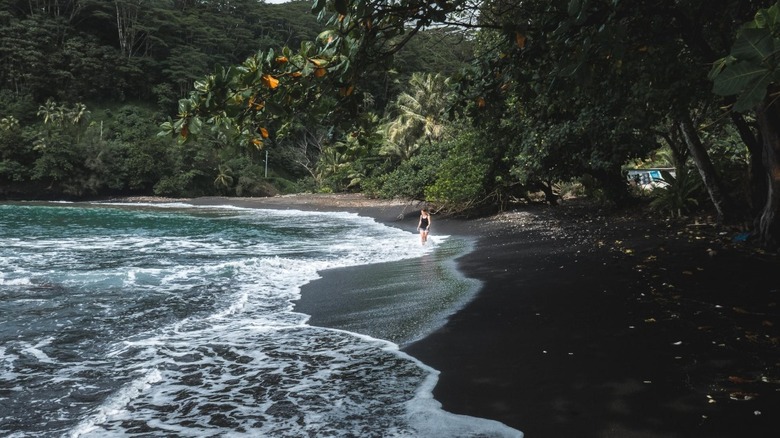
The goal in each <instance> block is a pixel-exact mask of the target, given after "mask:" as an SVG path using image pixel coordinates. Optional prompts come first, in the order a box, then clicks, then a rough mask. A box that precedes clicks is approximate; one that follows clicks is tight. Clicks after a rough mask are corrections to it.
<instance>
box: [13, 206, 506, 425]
mask: <svg viewBox="0 0 780 438" xmlns="http://www.w3.org/2000/svg"><path fill="white" fill-rule="evenodd" d="M104 205H105V204H104ZM113 205H115V206H121V207H122V208H125V207H126V208H128V209H129V210H131V211H135V210H134V209H136V208H138V204H132V205H129V206H128V205H120V204H113ZM60 208H62V207H60ZM107 208H112V207H107ZM143 208H145V209H146V210H145V211H144V212H143V213H133V216H132V219H133V220H135V221H141V222H139V223H140V224H141V225H139V226H141V227H146V226H147V225H145V222H143V221H142V219H143V220H146V221H148V222H149V223H150V224H152V225H148V226H149V227H157V225H158V223H159V222H161V221H162V222H165V221H177V220H180V218H179V216H178V215H179V214H184V215H193V217H192V219H191V222H189V223H188V224H187V226H189V227H192V228H194V229H196V231H191V232H188V231H187V230H181V231H180V230H179V229H178V228H175V227H170V228H169V230H173V231H169V232H167V233H165V232H160V231H158V230H157V228H149V229H147V228H142V230H141V231H142V232H138V231H134V229H132V228H131V227H129V226H128V228H127V229H123V230H122V231H121V232H113V231H111V230H107V231H106V232H105V233H100V232H94V233H93V232H85V233H83V234H82V235H79V236H78V237H77V238H76V237H67V236H66V237H58V238H49V237H47V236H43V235H42V236H40V237H39V238H36V239H34V240H33V239H31V240H30V241H28V242H25V243H24V244H20V248H21V249H22V250H23V252H27V253H28V254H27V256H25V258H23V259H18V260H16V261H12V262H11V263H13V264H14V265H16V266H17V267H16V268H13V267H9V268H8V269H21V266H28V267H26V268H24V269H28V270H29V272H27V273H24V274H18V275H20V277H19V278H22V277H21V275H23V276H24V277H23V278H29V279H31V281H33V282H37V283H39V284H51V288H45V289H42V290H41V291H40V293H41V294H42V298H43V299H45V300H46V301H44V302H42V303H41V305H48V306H50V307H51V310H48V312H50V313H51V312H60V313H58V314H57V318H56V319H55V320H53V321H52V322H51V324H52V326H54V327H57V329H56V331H55V332H54V333H56V334H55V335H53V336H54V338H53V337H51V336H49V337H43V338H42V337H41V336H38V337H36V338H35V339H46V341H45V342H44V341H13V342H12V343H10V344H9V345H8V348H5V347H4V349H3V350H0V359H2V362H1V363H2V364H3V368H2V369H3V375H4V377H7V378H9V379H10V378H14V377H16V376H18V374H19V373H18V366H19V364H18V362H19V361H20V360H22V359H24V357H23V356H24V355H26V356H29V357H33V358H35V359H36V360H37V361H38V362H40V363H42V364H46V365H47V367H48V368H46V367H43V368H41V370H40V371H36V372H39V373H40V374H39V376H40V379H41V381H49V382H51V381H57V382H60V384H61V385H63V386H65V387H67V385H69V384H70V385H73V387H74V388H76V389H77V391H74V393H77V395H79V397H81V398H76V399H74V398H73V395H69V394H68V393H67V392H66V393H64V394H56V395H54V399H55V400H56V401H57V402H58V403H62V405H63V408H62V411H60V412H59V413H57V414H56V417H57V418H60V419H62V418H69V417H68V416H69V415H72V414H71V413H70V412H81V414H80V415H79V416H78V417H77V419H78V421H76V422H75V423H73V425H71V426H70V427H69V428H68V431H67V433H68V434H69V435H70V436H74V437H76V436H78V437H85V438H86V437H91V436H99V437H104V436H126V435H127V434H129V433H130V432H129V431H128V429H127V428H128V427H131V428H132V427H135V426H133V425H139V424H142V425H143V428H144V429H148V430H149V432H148V435H164V434H173V435H181V436H203V435H226V434H228V435H231V436H252V437H254V436H275V437H276V436H295V437H297V436H302V435H304V436H305V435H307V434H311V433H319V434H322V435H327V436H338V435H352V436H361V437H372V436H377V437H378V436H381V437H383V438H384V437H392V436H398V437H415V436H418V437H428V436H442V435H435V434H433V435H431V434H432V433H434V431H437V430H446V431H448V435H447V436H452V437H460V436H472V437H473V436H520V435H517V433H514V432H516V431H512V430H511V429H509V428H506V427H503V426H502V425H500V424H498V423H495V422H490V421H485V420H480V419H475V418H470V417H463V416H456V415H453V414H448V413H446V412H444V411H442V410H441V406H440V405H439V404H438V402H436V401H435V400H433V398H432V395H431V391H432V388H433V385H434V384H435V381H436V371H435V370H432V369H430V368H429V367H427V366H425V365H423V364H421V363H420V362H418V361H416V360H415V359H413V358H411V357H409V356H407V355H405V354H403V353H401V352H400V351H399V350H398V347H397V346H396V345H395V344H391V343H389V342H387V341H381V340H378V339H373V338H370V337H368V336H361V335H357V334H354V333H349V332H344V331H338V330H328V329H322V328H316V327H311V326H308V325H307V324H306V321H307V320H308V316H307V315H303V314H300V313H296V312H293V304H292V302H293V301H294V300H296V299H298V298H300V287H301V286H302V285H304V284H306V283H308V282H310V281H312V280H314V279H316V278H318V277H319V272H320V271H322V270H325V269H330V268H338V267H346V266H355V265H361V264H367V263H378V262H389V261H396V260H401V259H406V258H412V257H420V256H422V255H425V254H427V253H429V252H430V251H432V247H433V246H435V244H438V243H441V242H442V241H443V240H444V239H446V237H444V236H436V238H432V239H431V240H430V242H431V243H432V244H433V245H427V246H422V245H420V244H419V237H418V236H417V235H416V234H414V233H409V232H406V231H402V230H399V229H396V228H389V227H386V226H384V225H381V224H379V223H377V222H376V221H374V220H373V219H370V218H365V217H361V216H358V215H356V214H353V213H321V212H298V211H289V210H284V211H282V210H255V209H243V208H238V207H229V208H226V207H224V206H210V207H197V208H193V207H191V206H189V205H186V204H179V203H174V204H166V205H161V204H149V205H145V206H143ZM159 209H163V210H165V212H164V214H163V216H160V213H159V212H158V211H159ZM173 209H180V210H182V212H174V213H170V210H173ZM204 212H206V213H204ZM204 215H205V216H204ZM119 217H123V216H119ZM112 220H113V219H112ZM217 222H219V224H217V225H215V223H217ZM120 223H121V222H120ZM163 225H164V224H163ZM174 225H176V224H174ZM263 230H271V231H263ZM358 231H359V232H358ZM147 234H149V235H147ZM30 263H32V265H30ZM0 272H3V273H7V272H9V271H6V270H5V269H3V270H2V271H0ZM32 272H35V274H34V275H33V274H31V273H32ZM3 275H5V274H3ZM14 275H17V274H14ZM7 279H8V277H5V276H0V280H7ZM33 310H34V309H33ZM18 324H19V327H21V328H20V330H21V329H23V330H29V331H30V333H33V332H36V331H38V330H42V329H40V328H38V327H35V326H33V325H32V324H30V323H29V321H25V320H20V321H18ZM82 337H83V339H84V341H83V343H82V344H79V345H78V346H75V347H74V346H72V345H69V344H68V345H67V347H68V348H69V349H70V350H66V351H65V354H70V355H71V357H73V356H74V355H80V356H83V358H82V360H81V362H78V361H77V360H74V362H62V363H59V362H58V361H57V359H55V358H57V357H58V356H57V355H55V354H54V353H49V354H47V352H49V351H52V352H58V353H63V351H62V350H61V349H60V350H58V349H57V348H60V343H61V342H64V339H82ZM63 348H64V347H63ZM20 355H21V357H20ZM73 359H75V358H73ZM54 365H56V366H57V367H58V368H57V369H56V370H54V371H53V375H52V371H51V367H50V366H54ZM30 375H32V374H30ZM120 384H121V385H120ZM41 387H43V386H42V385H41ZM106 391H111V395H110V396H108V397H105V396H103V394H105V393H106ZM45 399H46V396H45V395H42V396H41V400H42V401H41V403H45ZM78 409H81V410H80V411H79V410H78ZM15 415H19V416H24V415H27V412H23V411H17V412H16V413H15ZM30 421H36V422H38V423H42V421H39V420H37V419H35V420H33V419H32V418H31V420H30ZM60 421H62V420H60ZM128 425H130V426H128ZM3 432H4V430H2V429H0V433H3ZM449 432H451V433H449ZM35 435H36V434H35V432H31V433H30V434H29V435H24V436H35Z"/></svg>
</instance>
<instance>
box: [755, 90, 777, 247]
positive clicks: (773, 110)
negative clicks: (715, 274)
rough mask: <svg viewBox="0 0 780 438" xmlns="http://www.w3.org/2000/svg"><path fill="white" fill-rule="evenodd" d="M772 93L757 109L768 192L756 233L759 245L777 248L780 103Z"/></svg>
mask: <svg viewBox="0 0 780 438" xmlns="http://www.w3.org/2000/svg"><path fill="white" fill-rule="evenodd" d="M771 99H772V98H771V97H767V98H765V100H764V102H763V103H762V104H761V105H759V106H758V108H757V109H756V117H757V119H758V126H759V129H760V130H761V139H762V146H763V162H764V175H765V177H766V180H767V196H766V203H765V204H764V209H763V211H762V212H761V216H760V219H759V228H758V236H759V239H760V242H761V245H762V246H763V247H765V248H766V249H769V250H772V251H775V250H778V249H780V107H779V106H778V104H777V102H773V101H772V100H771Z"/></svg>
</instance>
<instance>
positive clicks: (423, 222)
mask: <svg viewBox="0 0 780 438" xmlns="http://www.w3.org/2000/svg"><path fill="white" fill-rule="evenodd" d="M420 229H421V230H424V231H428V218H427V217H424V218H421V219H420Z"/></svg>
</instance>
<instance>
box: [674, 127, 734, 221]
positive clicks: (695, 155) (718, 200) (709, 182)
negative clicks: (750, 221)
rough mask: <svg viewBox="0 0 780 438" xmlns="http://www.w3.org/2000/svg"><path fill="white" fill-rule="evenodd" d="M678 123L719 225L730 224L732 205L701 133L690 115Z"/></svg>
mask: <svg viewBox="0 0 780 438" xmlns="http://www.w3.org/2000/svg"><path fill="white" fill-rule="evenodd" d="M678 123H679V125H680V130H681V131H682V135H683V138H684V139H685V144H686V145H688V150H689V151H690V153H691V158H692V159H693V163H694V164H695V165H696V169H698V171H699V175H701V179H702V181H703V182H704V186H705V187H706V188H707V193H708V194H709V195H710V200H711V201H712V204H713V205H714V206H715V210H716V211H717V213H718V223H719V224H723V223H729V222H730V221H732V220H733V218H734V216H733V211H732V207H731V203H730V202H729V200H728V197H727V196H726V194H725V192H724V191H723V187H722V185H721V183H720V179H719V178H718V175H717V172H716V171H715V166H713V165H712V160H710V156H709V154H708V153H707V150H706V149H705V148H704V145H703V144H702V142H701V139H700V138H699V133H698V132H696V128H694V126H693V120H691V117H690V115H688V114H684V115H683V116H682V117H681V118H680V119H679V121H678Z"/></svg>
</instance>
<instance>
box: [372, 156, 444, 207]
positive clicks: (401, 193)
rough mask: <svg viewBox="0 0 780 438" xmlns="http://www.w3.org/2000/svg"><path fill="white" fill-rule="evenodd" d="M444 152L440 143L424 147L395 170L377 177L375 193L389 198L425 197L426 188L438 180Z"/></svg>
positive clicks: (373, 182)
mask: <svg viewBox="0 0 780 438" xmlns="http://www.w3.org/2000/svg"><path fill="white" fill-rule="evenodd" d="M444 152H445V151H444V150H442V148H441V147H440V145H439V144H438V143H437V144H434V145H433V146H432V147H425V148H422V149H421V150H420V151H419V153H418V154H416V155H414V156H413V157H412V158H410V159H409V160H406V161H403V162H402V163H401V164H400V165H398V167H397V168H395V170H393V171H391V172H390V173H388V174H383V175H379V176H378V177H375V178H374V181H372V185H375V186H376V187H377V189H376V192H375V194H376V195H377V196H380V197H382V198H388V199H392V198H407V199H425V189H426V187H428V186H430V185H431V184H433V183H434V182H435V181H436V174H437V172H438V169H439V166H440V165H441V162H442V160H443V159H444V156H445V154H444Z"/></svg>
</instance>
